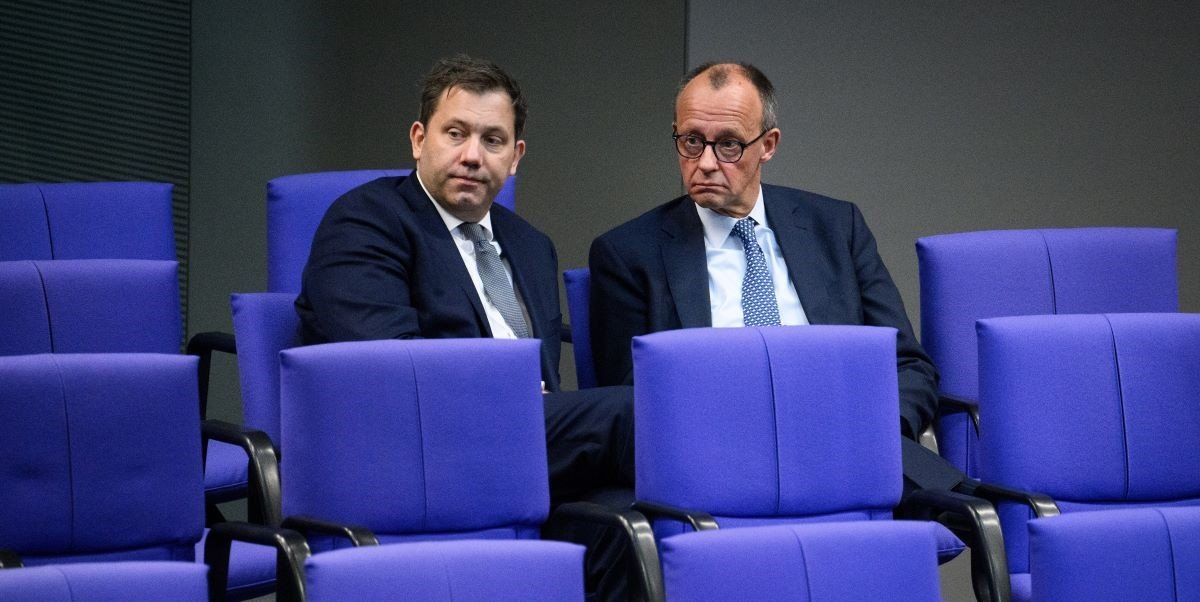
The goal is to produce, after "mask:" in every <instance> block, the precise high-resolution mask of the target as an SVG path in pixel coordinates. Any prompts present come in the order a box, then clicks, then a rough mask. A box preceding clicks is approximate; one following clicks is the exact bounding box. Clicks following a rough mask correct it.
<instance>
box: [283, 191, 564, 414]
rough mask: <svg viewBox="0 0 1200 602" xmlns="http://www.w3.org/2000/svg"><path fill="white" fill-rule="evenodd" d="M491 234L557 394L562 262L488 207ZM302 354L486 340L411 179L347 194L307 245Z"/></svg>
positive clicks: (471, 288)
mask: <svg viewBox="0 0 1200 602" xmlns="http://www.w3.org/2000/svg"><path fill="white" fill-rule="evenodd" d="M491 215H492V229H493V234H494V236H495V239H496V241H497V242H499V244H500V247H501V249H502V252H503V254H504V257H505V259H507V260H508V263H509V266H510V267H511V268H512V272H513V281H514V284H515V285H516V289H517V294H518V295H520V297H521V300H522V301H523V302H524V304H525V310H526V312H527V313H528V314H529V321H530V328H531V329H532V332H533V335H534V336H536V337H538V338H540V339H541V340H542V378H543V379H544V380H545V381H546V387H547V388H548V389H549V390H551V391H557V390H558V387H559V376H558V360H559V348H560V343H559V328H560V325H561V324H562V312H561V310H560V309H559V303H558V255H557V253H556V252H555V250H554V244H553V243H552V242H551V241H550V239H549V238H548V237H547V236H546V235H544V234H542V233H541V232H539V231H537V230H536V229H535V228H534V227H533V226H531V225H529V223H527V222H526V221H525V220H523V219H521V218H520V217H517V215H516V214H515V213H513V212H512V211H509V210H508V209H505V208H504V207H501V206H499V205H492V208H491ZM296 311H297V312H298V313H299V314H300V322H301V337H302V340H303V342H304V343H305V344H313V343H327V342H333V341H358V340H370V339H410V338H476V337H490V336H492V332H491V328H490V327H489V326H488V321H487V316H486V314H485V313H484V310H483V304H482V302H481V301H480V299H479V294H478V293H477V292H476V290H475V285H474V284H473V283H472V282H471V276H470V274H469V273H468V272H467V268H466V266H465V265H463V260H462V256H461V255H459V253H458V249H457V248H456V247H455V245H454V240H453V238H452V237H451V236H450V232H449V230H447V229H446V224H445V222H443V221H442V218H441V216H440V215H439V214H438V212H437V209H436V208H435V207H434V206H433V201H432V200H431V199H430V198H429V197H428V195H426V194H425V191H424V190H422V189H421V185H420V183H418V182H417V179H416V176H415V175H414V176H409V177H389V178H380V179H378V180H375V181H372V182H368V183H367V184H364V185H362V186H359V187H358V188H355V189H354V190H351V191H350V192H347V193H346V194H345V195H343V196H342V197H341V198H339V199H338V200H336V201H334V203H333V205H331V206H330V207H329V210H328V211H327V212H326V213H325V217H324V218H323V219H322V220H321V225H320V226H318V227H317V232H316V235H315V236H314V238H313V244H312V251H311V252H310V254H309V258H308V264H307V265H306V266H305V268H304V277H303V282H302V286H301V290H300V296H299V297H298V298H297V299H296Z"/></svg>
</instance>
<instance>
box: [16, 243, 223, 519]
mask: <svg viewBox="0 0 1200 602" xmlns="http://www.w3.org/2000/svg"><path fill="white" fill-rule="evenodd" d="M176 271H177V264H176V263H175V261H173V260H170V261H168V260H136V259H82V260H71V259H60V260H45V261H3V262H0V332H2V333H4V336H3V337H0V355H16V354H30V353H112V352H125V353H178V352H179V337H180V333H181V332H182V329H183V326H182V323H181V320H180V312H179V288H178V280H177V277H176ZM226 430H228V429H226ZM207 466H208V469H207V470H206V472H205V489H206V491H207V492H208V497H209V500H210V501H212V502H220V501H227V500H231V499H237V498H240V497H243V496H245V495H246V481H247V459H246V453H245V452H244V451H243V450H242V449H240V448H239V447H237V446H235V445H232V444H229V443H225V442H220V441H218V442H213V443H211V444H209V447H208V464H207Z"/></svg>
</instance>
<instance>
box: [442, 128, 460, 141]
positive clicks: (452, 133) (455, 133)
mask: <svg viewBox="0 0 1200 602" xmlns="http://www.w3.org/2000/svg"><path fill="white" fill-rule="evenodd" d="M446 136H448V137H449V138H450V139H451V140H462V138H463V133H462V130H446Z"/></svg>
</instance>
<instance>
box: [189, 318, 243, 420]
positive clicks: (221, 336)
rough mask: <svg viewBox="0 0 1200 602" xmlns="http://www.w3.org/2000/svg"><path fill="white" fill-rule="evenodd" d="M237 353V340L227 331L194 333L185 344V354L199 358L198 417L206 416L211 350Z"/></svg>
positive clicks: (197, 379) (197, 378) (197, 380)
mask: <svg viewBox="0 0 1200 602" xmlns="http://www.w3.org/2000/svg"><path fill="white" fill-rule="evenodd" d="M213 351H224V352H226V353H233V354H236V353H237V341H235V340H234V338H233V335H232V334H229V333H227V332H200V333H196V335H194V336H193V337H192V338H191V339H190V340H188V344H187V354H188V355H195V356H198V357H199V358H200V366H199V367H198V368H197V369H196V371H197V374H196V382H197V388H198V390H199V394H200V417H201V418H205V417H207V416H208V377H209V373H210V372H212V352H213Z"/></svg>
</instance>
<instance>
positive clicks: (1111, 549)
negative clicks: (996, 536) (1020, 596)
mask: <svg viewBox="0 0 1200 602" xmlns="http://www.w3.org/2000/svg"><path fill="white" fill-rule="evenodd" d="M1029 539H1030V555H1031V560H1030V563H1031V567H1030V569H1031V571H1030V572H1031V577H1032V579H1031V580H1032V599H1033V600H1034V602H1073V601H1078V602H1088V601H1091V600H1198V599H1200V544H1198V542H1200V508H1140V509H1122V510H1108V511H1105V512H1081V513H1078V514H1071V515H1064V516H1056V517H1053V518H1044V519H1036V520H1033V521H1030V523H1029ZM1131 559H1136V561H1131Z"/></svg>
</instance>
